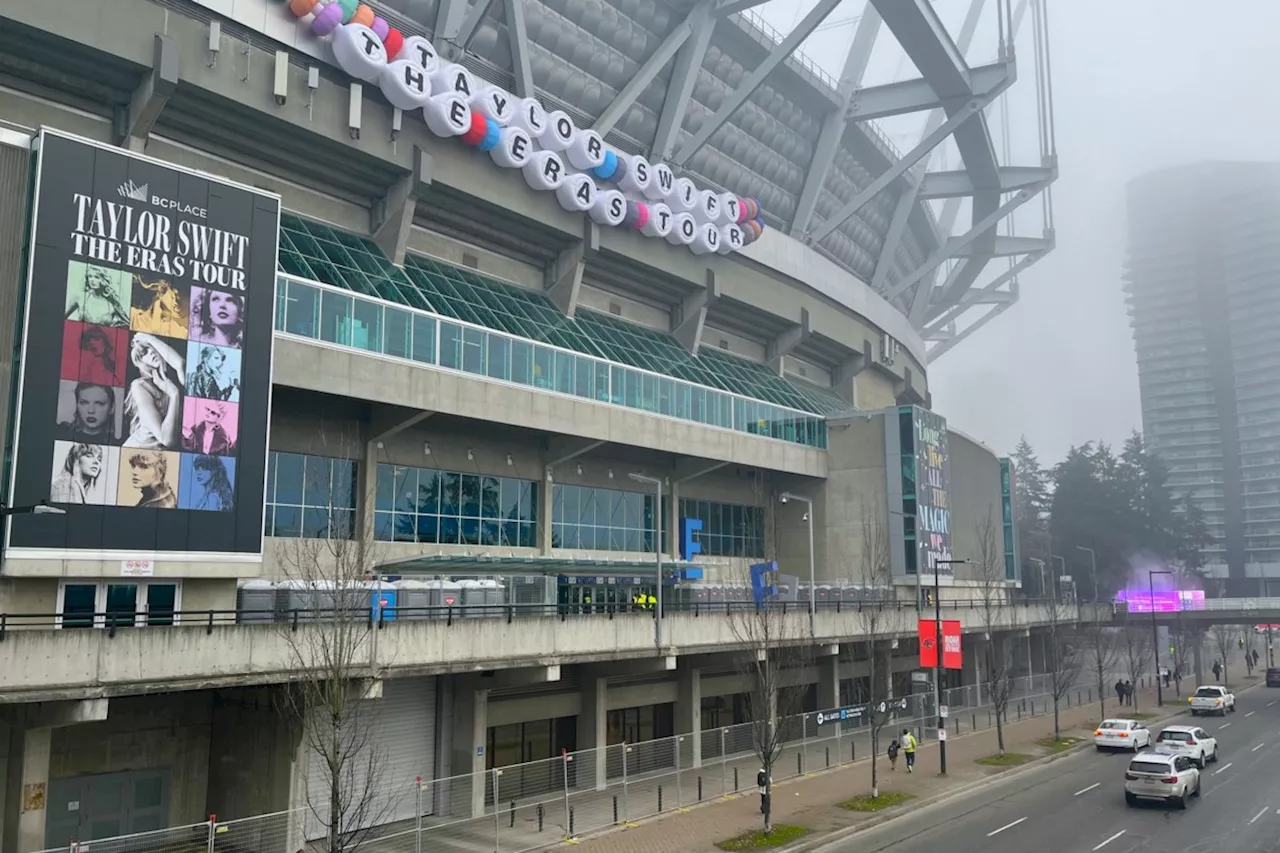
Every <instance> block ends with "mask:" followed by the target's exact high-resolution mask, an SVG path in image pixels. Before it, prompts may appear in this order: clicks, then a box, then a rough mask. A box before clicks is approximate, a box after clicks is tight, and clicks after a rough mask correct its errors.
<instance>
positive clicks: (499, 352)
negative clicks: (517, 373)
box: [486, 335, 511, 379]
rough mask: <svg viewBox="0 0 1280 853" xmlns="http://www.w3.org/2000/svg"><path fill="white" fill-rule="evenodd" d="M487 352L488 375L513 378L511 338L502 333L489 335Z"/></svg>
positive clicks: (498, 377)
mask: <svg viewBox="0 0 1280 853" xmlns="http://www.w3.org/2000/svg"><path fill="white" fill-rule="evenodd" d="M488 337H489V341H488V343H489V351H488V354H487V359H488V364H487V365H486V366H487V368H488V371H487V372H488V375H489V376H492V377H493V378H494V379H510V378H511V339H510V338H504V337H503V336H502V335H489V336H488Z"/></svg>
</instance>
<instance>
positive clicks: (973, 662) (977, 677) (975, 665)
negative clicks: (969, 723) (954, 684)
mask: <svg viewBox="0 0 1280 853" xmlns="http://www.w3.org/2000/svg"><path fill="white" fill-rule="evenodd" d="M988 642H989V641H988V640H985V639H982V638H978V637H975V638H973V639H972V640H970V641H969V649H970V652H969V677H968V678H967V679H966V678H963V676H962V680H964V681H968V682H969V685H970V687H969V692H970V694H971V698H970V704H972V705H973V706H974V707H981V706H982V705H983V703H984V702H985V701H986V697H985V696H984V695H983V692H984V691H983V689H982V670H983V663H984V662H985V660H986V656H987V645H986V644H987V643H988Z"/></svg>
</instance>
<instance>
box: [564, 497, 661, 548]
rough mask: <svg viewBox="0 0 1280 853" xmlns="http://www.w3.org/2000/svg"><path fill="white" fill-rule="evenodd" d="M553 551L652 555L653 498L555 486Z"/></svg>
mask: <svg viewBox="0 0 1280 853" xmlns="http://www.w3.org/2000/svg"><path fill="white" fill-rule="evenodd" d="M553 494H554V498H553V500H554V503H553V504H552V541H551V544H552V547H555V548H574V549H582V550H594V551H636V552H641V551H647V552H650V553H652V551H653V545H652V542H653V530H652V527H653V509H652V504H653V500H654V498H653V495H645V494H642V493H640V492H627V491H622V490H620V489H596V488H591V487H589V486H571V485H561V484H559V483H557V484H555V486H554V492H553Z"/></svg>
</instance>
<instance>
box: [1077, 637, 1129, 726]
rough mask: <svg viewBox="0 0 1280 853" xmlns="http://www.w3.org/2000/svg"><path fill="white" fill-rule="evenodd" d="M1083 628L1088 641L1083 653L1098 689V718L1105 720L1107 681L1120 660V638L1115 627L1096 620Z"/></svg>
mask: <svg viewBox="0 0 1280 853" xmlns="http://www.w3.org/2000/svg"><path fill="white" fill-rule="evenodd" d="M1085 630H1086V631H1087V632H1088V643H1087V645H1086V646H1085V649H1084V651H1083V655H1084V658H1085V662H1086V665H1087V666H1088V669H1089V674H1090V675H1091V676H1092V677H1093V681H1094V686H1095V687H1097V689H1098V714H1099V719H1102V720H1105V719H1106V718H1107V694H1108V693H1110V692H1111V685H1110V684H1109V682H1110V681H1111V676H1112V674H1113V673H1114V672H1115V671H1116V669H1118V668H1119V664H1120V660H1121V638H1120V635H1119V633H1118V632H1117V629H1115V628H1109V627H1107V625H1106V624H1105V623H1102V622H1099V621H1097V620H1094V621H1092V622H1090V623H1089V624H1088V627H1087V628H1086V629H1085Z"/></svg>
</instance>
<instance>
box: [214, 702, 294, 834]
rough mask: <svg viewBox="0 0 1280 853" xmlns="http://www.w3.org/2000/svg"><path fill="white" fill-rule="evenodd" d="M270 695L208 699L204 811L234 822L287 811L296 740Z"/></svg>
mask: <svg viewBox="0 0 1280 853" xmlns="http://www.w3.org/2000/svg"><path fill="white" fill-rule="evenodd" d="M274 696H275V694H274V691H272V690H270V689H247V690H219V691H216V692H214V693H213V694H212V703H211V723H212V724H211V727H210V740H209V784H208V799H207V803H206V806H205V811H206V812H208V813H210V814H216V815H217V816H218V817H219V819H221V820H235V819H236V818H241V817H248V816H251V815H256V814H264V813H268V812H275V811H283V810H285V809H287V808H289V796H290V790H291V785H292V781H293V777H294V761H293V758H294V755H295V753H296V751H297V745H298V743H299V741H300V740H301V735H300V734H299V733H298V732H297V730H296V727H295V726H294V725H293V721H292V720H291V719H290V718H289V716H288V714H287V712H286V711H285V706H284V705H283V703H281V702H279V701H277V700H276V699H275V698H274Z"/></svg>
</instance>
